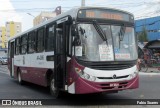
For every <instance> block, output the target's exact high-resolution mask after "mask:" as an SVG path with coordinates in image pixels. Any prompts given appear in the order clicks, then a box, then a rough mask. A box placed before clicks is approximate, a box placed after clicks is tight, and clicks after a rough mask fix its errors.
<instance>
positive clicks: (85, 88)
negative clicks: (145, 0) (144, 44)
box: [8, 7, 139, 97]
mask: <svg viewBox="0 0 160 108" xmlns="http://www.w3.org/2000/svg"><path fill="white" fill-rule="evenodd" d="M8 52H9V54H8V58H9V59H8V60H9V61H8V67H9V70H10V76H11V77H12V78H15V79H17V80H18V82H19V83H20V84H22V83H23V82H24V81H26V82H31V83H34V84H38V85H41V86H46V87H48V86H49V87H50V91H51V94H53V95H55V96H56V97H58V96H59V95H60V93H61V92H62V91H65V92H68V93H71V94H87V93H101V92H116V91H121V90H126V89H135V88H138V86H139V76H138V69H137V65H136V63H137V58H138V56H137V42H136V37H135V32H134V17H133V15H132V14H130V13H128V12H125V11H122V10H117V9H110V8H102V7H80V8H75V9H72V10H70V11H68V12H66V13H63V14H61V15H59V16H57V17H55V18H52V19H50V20H48V21H46V22H44V23H42V24H40V25H38V26H36V27H33V28H31V29H30V30H28V31H26V32H23V33H20V34H18V35H16V36H15V37H13V38H12V39H10V40H9V42H8Z"/></svg>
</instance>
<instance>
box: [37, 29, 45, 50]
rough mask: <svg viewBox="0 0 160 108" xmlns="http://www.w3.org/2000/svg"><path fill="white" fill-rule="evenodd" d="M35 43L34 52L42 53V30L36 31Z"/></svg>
mask: <svg viewBox="0 0 160 108" xmlns="http://www.w3.org/2000/svg"><path fill="white" fill-rule="evenodd" d="M36 40H37V42H36V50H37V52H42V51H43V50H44V29H43V28H42V29H39V30H38V31H37V39H36Z"/></svg>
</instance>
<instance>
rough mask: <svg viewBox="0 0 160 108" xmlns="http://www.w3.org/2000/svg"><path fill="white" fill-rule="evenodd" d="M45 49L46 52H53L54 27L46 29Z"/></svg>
mask: <svg viewBox="0 0 160 108" xmlns="http://www.w3.org/2000/svg"><path fill="white" fill-rule="evenodd" d="M45 39H46V42H45V49H46V51H53V50H54V25H50V26H48V27H47V35H46V38H45Z"/></svg>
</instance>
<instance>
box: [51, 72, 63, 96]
mask: <svg viewBox="0 0 160 108" xmlns="http://www.w3.org/2000/svg"><path fill="white" fill-rule="evenodd" d="M54 84H55V79H54V77H53V75H52V76H51V78H50V93H51V95H52V96H54V97H55V98H59V97H60V94H61V92H60V90H58V89H57V88H56V87H55V86H54Z"/></svg>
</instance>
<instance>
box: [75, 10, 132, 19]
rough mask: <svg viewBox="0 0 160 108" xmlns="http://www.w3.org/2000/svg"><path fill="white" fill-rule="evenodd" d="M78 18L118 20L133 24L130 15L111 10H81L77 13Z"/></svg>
mask: <svg viewBox="0 0 160 108" xmlns="http://www.w3.org/2000/svg"><path fill="white" fill-rule="evenodd" d="M78 18H83V19H84V18H91V19H105V20H119V21H126V22H134V18H133V16H132V15H130V14H128V13H125V12H121V11H117V10H111V9H82V10H80V11H79V12H78Z"/></svg>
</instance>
